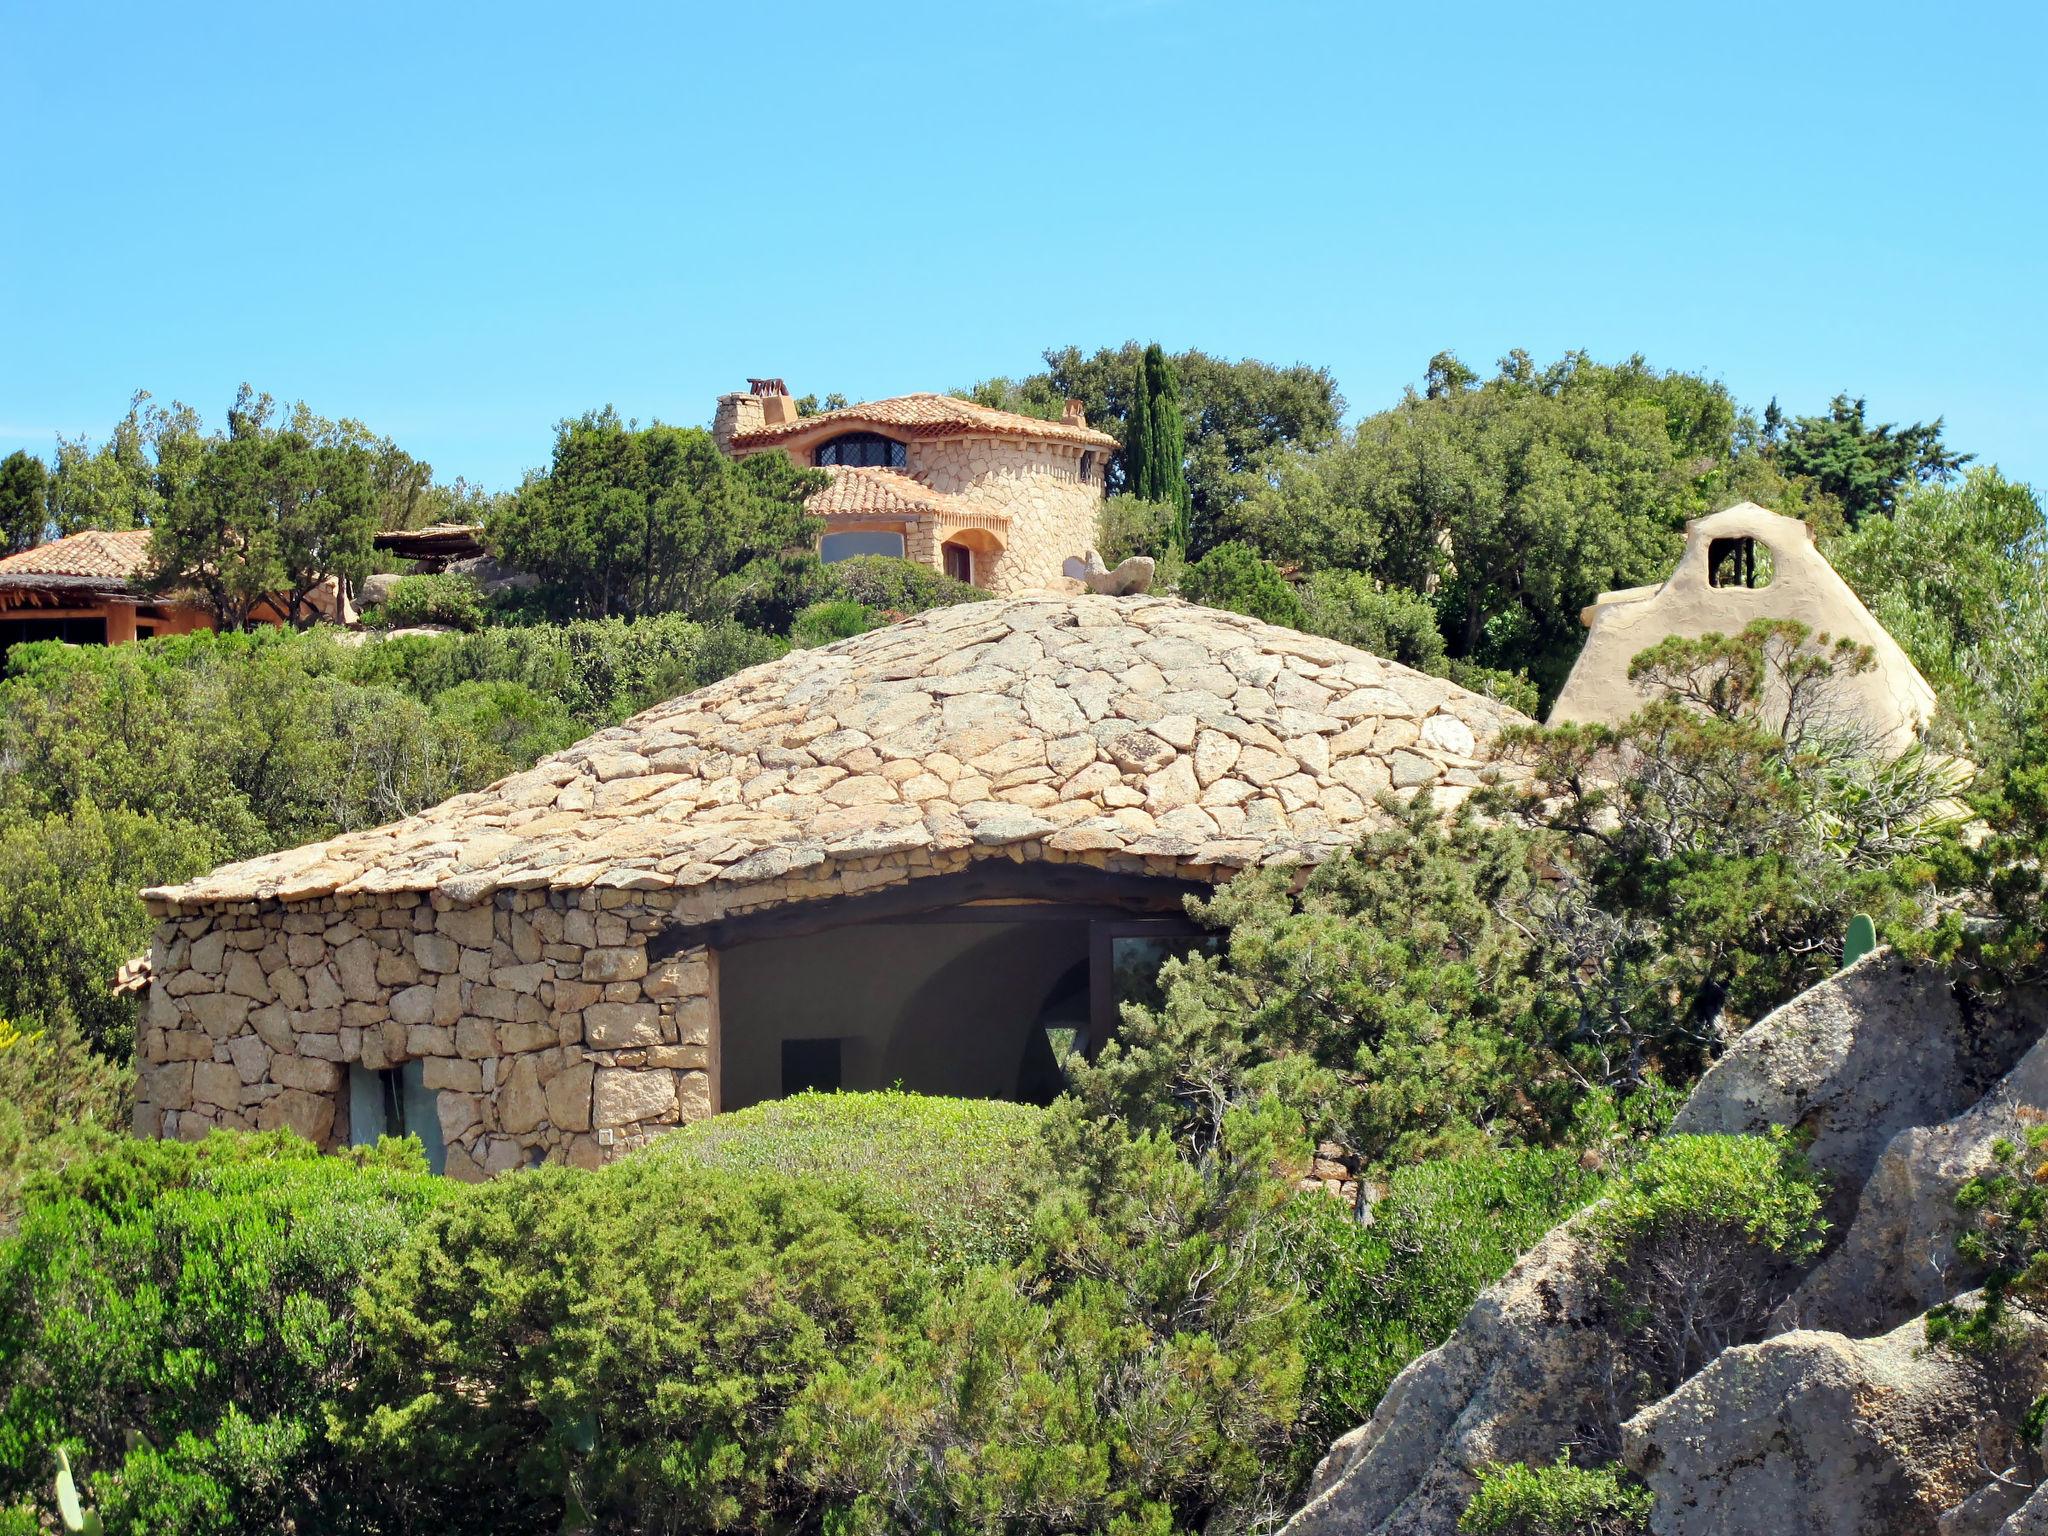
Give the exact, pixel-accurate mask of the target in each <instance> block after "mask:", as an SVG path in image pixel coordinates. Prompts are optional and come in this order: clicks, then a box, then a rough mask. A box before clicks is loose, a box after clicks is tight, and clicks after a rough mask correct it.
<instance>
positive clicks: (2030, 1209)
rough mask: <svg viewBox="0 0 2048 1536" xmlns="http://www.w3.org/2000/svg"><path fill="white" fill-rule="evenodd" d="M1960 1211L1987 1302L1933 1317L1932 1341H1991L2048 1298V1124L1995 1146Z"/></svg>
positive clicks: (1959, 1245)
mask: <svg viewBox="0 0 2048 1536" xmlns="http://www.w3.org/2000/svg"><path fill="white" fill-rule="evenodd" d="M1956 1209H1957V1210H1958V1211H1960V1212H1961V1213H1962V1215H1963V1219H1964V1221H1965V1222H1966V1223H1968V1226H1967V1229H1966V1230H1965V1231H1964V1232H1963V1234H1962V1235H1961V1236H1960V1237H1958V1238H1957V1239H1956V1254H1957V1256H1958V1257H1960V1258H1962V1259H1963V1260H1965V1261H1966V1262H1967V1263H1969V1264H1970V1265H1971V1266H1972V1267H1973V1268H1974V1269H1976V1270H1977V1271H1978V1272H1979V1273H1980V1274H1981V1275H1982V1276H1983V1296H1982V1298H1981V1300H1980V1301H1979V1302H1978V1303H1977V1305H1975V1306H1964V1305H1961V1304H1959V1303H1956V1302H1945V1303H1943V1304H1942V1305H1941V1306H1938V1307H1935V1308H1933V1309H1932V1310H1931V1311H1929V1312H1928V1314H1927V1341H1928V1342H1929V1343H1930V1344H1961V1345H1977V1344H1984V1343H1990V1342H1992V1341H1993V1340H1994V1339H1995V1338H1996V1337H1997V1336H1998V1332H1999V1324H2000V1323H2001V1322H2002V1321H2003V1320H2004V1317H2005V1311H2006V1308H2007V1307H2008V1306H2012V1305H2015V1304H2017V1305H2020V1306H2029V1307H2034V1308H2037V1309H2038V1308H2040V1307H2041V1305H2042V1303H2043V1301H2044V1300H2048V1230H2044V1228H2048V1125H2030V1126H2028V1127H2027V1129H2026V1134H2025V1136H2024V1138H2023V1140H2022V1141H2021V1142H2019V1143H2015V1142H2012V1141H2008V1140H2006V1139H2005V1138H2004V1137H2000V1138H1999V1139H1998V1140H1997V1141H1994V1142H1993V1143H1992V1144H1991V1166H1990V1167H1989V1168H1987V1169H1985V1170H1984V1172H1982V1173H1980V1174H1976V1175H1974V1176H1973V1177H1971V1178H1969V1179H1966V1180H1964V1181H1963V1185H1962V1187H1961V1188H1960V1189H1958V1190H1957V1191H1956ZM2043 1401H2044V1402H2048V1399H2044V1400H2043ZM2039 1438H2040V1437H2039V1436H2038V1435H2036V1436H2035V1437H2034V1439H2035V1443H2037V1444H2038V1443H2039Z"/></svg>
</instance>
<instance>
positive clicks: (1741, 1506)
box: [1623, 1314, 2048, 1536]
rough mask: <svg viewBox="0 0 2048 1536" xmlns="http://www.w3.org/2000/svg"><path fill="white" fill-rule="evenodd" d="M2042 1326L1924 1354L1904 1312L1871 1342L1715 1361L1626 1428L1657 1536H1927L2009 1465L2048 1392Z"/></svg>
mask: <svg viewBox="0 0 2048 1536" xmlns="http://www.w3.org/2000/svg"><path fill="white" fill-rule="evenodd" d="M2044 1345H2048V1321H2042V1320H2039V1319H2031V1318H2027V1317H2025V1316H2024V1315H2021V1314H2014V1323H2013V1333H2012V1336H2011V1340H2010V1342H2008V1343H2007V1344H2005V1345H2004V1346H2002V1347H1999V1348H1995V1349H1967V1350H1965V1349H1953V1348H1930V1347H1928V1344H1927V1337H1926V1326H1925V1322H1924V1320H1923V1319H1921V1318H1914V1319H1911V1320H1910V1321H1908V1322H1906V1323H1904V1324H1903V1325H1901V1326H1900V1327H1898V1328H1895V1329H1893V1330H1892V1331H1891V1332H1890V1333H1887V1334H1884V1335H1882V1336H1881V1337H1878V1338H1874V1339H1863V1340H1857V1339H1851V1338H1848V1337H1846V1336H1845V1335H1843V1334H1839V1333H1822V1332H1816V1331H1810V1330H1801V1331H1799V1332H1795V1333H1787V1334H1781V1335H1780V1336H1778V1337H1777V1338H1774V1339H1766V1340H1765V1341H1764V1342H1762V1343H1760V1344H1745V1345H1741V1346H1738V1347H1737V1348H1734V1349H1731V1350H1728V1351H1726V1352H1725V1353H1723V1354H1722V1355H1720V1356H1719V1357H1718V1358H1717V1359H1716V1360H1714V1361H1713V1363H1712V1364H1710V1365H1708V1366H1707V1367H1706V1369H1704V1370H1702V1371H1700V1372H1699V1373H1698V1374H1697V1375H1695V1376H1694V1377H1693V1378H1692V1379H1691V1380H1689V1381H1687V1382H1686V1383H1685V1384H1684V1385H1683V1386H1681V1387H1680V1388H1679V1389H1678V1390H1677V1391H1676V1392H1673V1393H1672V1394H1671V1395H1670V1396H1669V1397H1667V1398H1665V1399H1664V1400H1663V1401H1662V1402H1659V1403H1656V1404H1654V1405H1652V1406H1651V1407H1649V1408H1646V1409H1644V1410H1643V1411H1642V1412H1641V1413H1639V1414H1637V1415H1636V1416H1635V1417H1634V1418H1633V1419H1631V1420H1629V1422H1628V1423H1627V1424H1626V1425H1624V1426H1623V1459H1624V1460H1625V1461H1626V1462H1627V1463H1628V1465H1629V1466H1630V1467H1631V1468H1632V1469H1633V1470H1634V1471H1635V1472H1636V1473H1637V1475H1638V1476H1640V1477H1642V1478H1643V1480H1644V1481H1645V1482H1647V1483H1648V1484H1649V1486H1650V1490H1651V1492H1652V1493H1653V1494H1654V1495H1655V1496H1656V1501H1657V1503H1656V1512H1655V1514H1654V1515H1653V1517H1652V1520H1651V1529H1652V1530H1653V1531H1655V1532H1656V1533H1657V1536H1736V1533H1747V1532H1756V1531H1785V1532H1794V1531H1796V1532H1800V1533H1802V1536H1938V1532H1939V1521H1940V1519H1941V1516H1942V1514H1943V1512H1944V1511H1947V1510H1950V1509H1953V1508H1955V1507H1956V1506H1958V1505H1960V1504H1962V1503H1964V1501H1966V1500H1967V1499H1969V1498H1970V1497H1971V1496H1972V1495H1973V1494H1975V1493H1976V1492H1977V1491H1978V1490H1979V1489H1981V1488H1983V1487H1984V1486H1985V1485H1986V1484H1988V1483H1990V1482H1991V1481H1992V1480H1993V1479H1992V1475H1991V1471H1990V1468H1992V1467H2003V1466H2007V1465H2010V1464H2011V1462H2012V1460H2013V1452H2014V1449H2015V1445H2014V1442H2015V1437H2016V1434H2017V1430H2018V1426H2019V1422H2020V1418H2021V1416H2022V1415H2023V1414H2024V1413H2025V1412H2026V1409H2027V1406H2028V1404H2029V1403H2031V1402H2032V1401H2033V1399H2034V1398H2035V1396H2036V1395H2038V1394H2039V1392H2040V1391H2041V1388H2042V1386H2043V1385H2044V1384H2048V1353H2044Z"/></svg>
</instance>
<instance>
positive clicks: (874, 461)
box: [811, 432, 905, 469]
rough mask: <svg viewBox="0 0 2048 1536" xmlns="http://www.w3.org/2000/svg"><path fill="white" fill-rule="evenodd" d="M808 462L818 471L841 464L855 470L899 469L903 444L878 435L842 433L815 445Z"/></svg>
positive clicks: (901, 463)
mask: <svg viewBox="0 0 2048 1536" xmlns="http://www.w3.org/2000/svg"><path fill="white" fill-rule="evenodd" d="M811 462H812V463H813V464H815V465H817V466H818V467H819V468H820V469H823V468H825V467H826V466H828V465H832V464H841V465H845V466H847V467H849V468H854V469H901V468H903V465H904V462H905V461H904V457H903V445H902V444H901V443H899V442H897V441H896V439H895V438H893V437H884V436H882V434H881V433H879V432H842V433H840V434H839V436H837V437H834V438H828V439H827V440H826V441H824V442H822V443H820V444H818V446H817V449H816V451H815V452H813V453H812V455H811Z"/></svg>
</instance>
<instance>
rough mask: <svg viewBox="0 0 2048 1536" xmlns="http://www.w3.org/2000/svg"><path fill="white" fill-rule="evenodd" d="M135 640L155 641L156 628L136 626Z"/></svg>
mask: <svg viewBox="0 0 2048 1536" xmlns="http://www.w3.org/2000/svg"><path fill="white" fill-rule="evenodd" d="M135 638H136V639H138V640H154V639H155V638H156V626H155V625H154V624H138V625H136V626H135Z"/></svg>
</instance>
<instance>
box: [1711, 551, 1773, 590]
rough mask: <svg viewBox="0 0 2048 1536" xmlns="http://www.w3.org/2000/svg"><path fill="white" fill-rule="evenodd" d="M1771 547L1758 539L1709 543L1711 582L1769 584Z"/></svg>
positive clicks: (1716, 585) (1716, 584)
mask: <svg viewBox="0 0 2048 1536" xmlns="http://www.w3.org/2000/svg"><path fill="white" fill-rule="evenodd" d="M1770 584H1771V547H1770V546H1769V545H1768V544H1762V543H1759V542H1758V541H1757V540H1755V539H1716V540H1714V541H1713V543H1711V544H1709V545H1708V546H1707V585H1708V586H1710V587H1768V586H1769V585H1770Z"/></svg>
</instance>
